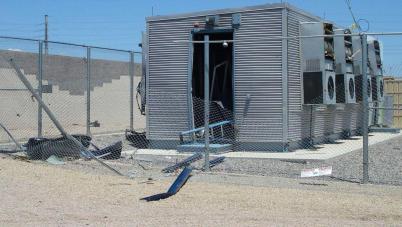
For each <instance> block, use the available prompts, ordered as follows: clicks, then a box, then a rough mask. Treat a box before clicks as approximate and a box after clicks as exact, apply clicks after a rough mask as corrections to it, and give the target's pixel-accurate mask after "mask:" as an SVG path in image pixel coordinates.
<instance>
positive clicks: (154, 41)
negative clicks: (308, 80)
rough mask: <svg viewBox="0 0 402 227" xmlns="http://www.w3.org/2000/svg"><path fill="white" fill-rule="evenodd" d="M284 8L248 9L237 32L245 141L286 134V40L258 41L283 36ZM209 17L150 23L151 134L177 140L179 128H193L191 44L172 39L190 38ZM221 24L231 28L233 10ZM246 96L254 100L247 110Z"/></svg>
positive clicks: (237, 88) (238, 104) (239, 114)
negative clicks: (190, 114)
mask: <svg viewBox="0 0 402 227" xmlns="http://www.w3.org/2000/svg"><path fill="white" fill-rule="evenodd" d="M281 11H282V10H281V9H267V10H259V11H256V12H252V11H250V12H243V13H242V15H241V16H242V19H241V20H242V21H241V26H240V28H239V29H238V30H236V31H235V33H234V39H235V40H236V42H235V44H234V45H235V53H234V58H235V59H234V61H235V64H234V71H235V76H234V92H235V94H234V99H235V109H234V111H235V116H236V120H237V122H238V123H239V124H240V125H239V137H238V138H239V140H240V141H242V140H247V141H264V142H267V141H281V138H282V89H281V86H282V80H281V75H282V73H281V67H282V58H281V54H282V49H281V45H282V41H281V40H270V41H264V42H255V41H254V39H255V38H265V37H268V36H281V35H282V34H281V31H282V24H281V23H282V22H281V15H282V14H281ZM204 20H205V18H204V17H191V18H184V19H177V20H163V21H149V22H148V28H149V29H148V33H149V77H148V88H149V90H148V127H149V138H150V139H177V135H178V133H179V132H180V131H183V130H186V129H188V127H189V126H188V119H187V115H188V106H187V102H186V101H185V100H187V96H186V94H187V93H186V92H187V83H188V81H187V75H188V53H189V47H188V44H183V43H174V42H173V41H174V40H188V39H189V35H190V31H191V29H192V28H193V23H194V22H202V21H204ZM219 27H222V28H225V27H226V28H231V14H224V15H220V20H219ZM247 95H250V97H251V100H250V105H248V108H247V109H246V110H245V108H244V106H245V105H246V97H247ZM267 97H269V98H267ZM172 100H175V102H172ZM176 101H177V102H176Z"/></svg>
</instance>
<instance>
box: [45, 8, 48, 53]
mask: <svg viewBox="0 0 402 227" xmlns="http://www.w3.org/2000/svg"><path fill="white" fill-rule="evenodd" d="M47 41H48V20H47V15H45V55H47V54H48V43H47Z"/></svg>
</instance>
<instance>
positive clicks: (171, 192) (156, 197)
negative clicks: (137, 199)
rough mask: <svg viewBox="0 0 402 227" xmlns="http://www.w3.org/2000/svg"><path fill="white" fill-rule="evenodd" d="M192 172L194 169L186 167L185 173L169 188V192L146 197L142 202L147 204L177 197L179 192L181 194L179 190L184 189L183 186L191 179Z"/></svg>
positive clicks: (182, 172)
mask: <svg viewBox="0 0 402 227" xmlns="http://www.w3.org/2000/svg"><path fill="white" fill-rule="evenodd" d="M192 171H193V168H191V167H185V168H184V169H183V171H181V173H180V174H179V176H178V177H177V178H176V180H175V181H174V182H173V184H172V185H171V186H170V188H169V190H168V191H167V192H165V193H161V194H156V195H152V196H149V197H145V198H142V199H141V200H145V201H147V202H151V201H158V200H161V199H167V198H169V197H170V196H173V195H175V194H176V193H177V192H179V190H180V189H181V188H182V187H183V185H184V184H185V183H186V182H187V180H188V179H189V178H190V176H191V172H192Z"/></svg>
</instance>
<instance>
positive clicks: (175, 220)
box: [0, 156, 402, 226]
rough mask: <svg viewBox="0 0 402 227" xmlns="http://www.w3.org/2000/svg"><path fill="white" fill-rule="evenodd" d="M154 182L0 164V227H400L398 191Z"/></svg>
mask: <svg viewBox="0 0 402 227" xmlns="http://www.w3.org/2000/svg"><path fill="white" fill-rule="evenodd" d="M173 179H174V176H169V177H161V178H159V179H157V180H154V181H147V178H143V177H140V178H134V179H128V178H124V177H117V176H112V175H108V174H91V173H86V172H84V171H81V170H74V169H68V168H59V167H56V166H50V165H44V164H38V163H28V162H25V161H21V160H14V159H12V158H10V157H7V156H2V157H0V185H1V187H0V196H1V202H0V210H1V212H0V225H1V226H88V225H89V226H281V225H297V226H304V225H305V226H307V225H308V226H339V225H351V226H359V225H375V226H377V225H387V226H390V225H391V226H398V225H399V226H402V187H399V186H384V185H359V184H352V183H345V182H328V181H317V180H315V181H311V180H309V181H307V180H300V179H286V178H270V177H263V176H246V175H234V174H231V175H230V174H218V173H214V174H201V173H197V172H195V173H194V176H193V177H192V178H190V180H189V181H188V182H187V184H186V185H185V186H184V187H183V188H182V190H181V191H180V192H179V193H178V194H176V195H175V196H173V197H170V198H168V199H166V200H161V201H157V202H145V201H140V198H142V197H145V196H150V195H153V194H157V193H161V192H165V191H166V190H167V188H168V187H169V186H170V184H171V182H172V181H173Z"/></svg>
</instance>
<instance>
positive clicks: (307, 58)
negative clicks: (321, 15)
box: [300, 22, 337, 104]
mask: <svg viewBox="0 0 402 227" xmlns="http://www.w3.org/2000/svg"><path fill="white" fill-rule="evenodd" d="M300 31H301V35H302V36H315V35H333V34H334V33H333V26H332V24H330V23H323V22H304V23H301V24H300ZM301 49H302V60H303V63H302V65H303V94H304V103H305V104H336V95H337V94H336V75H335V70H334V69H335V66H334V65H335V53H334V39H333V37H312V38H302V39H301Z"/></svg>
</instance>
